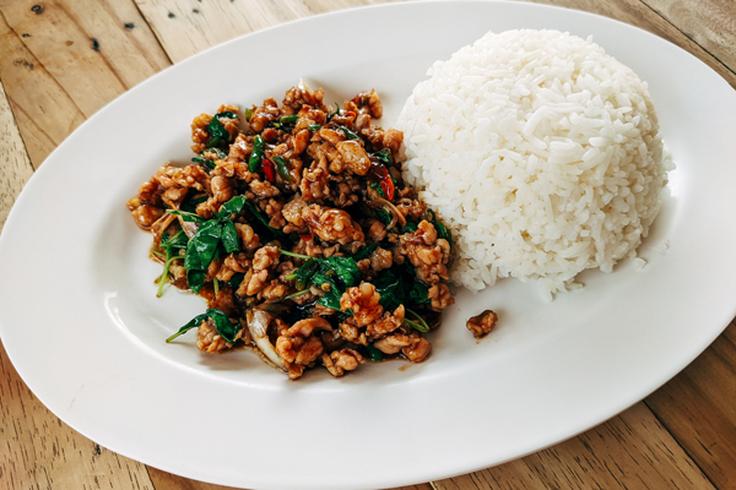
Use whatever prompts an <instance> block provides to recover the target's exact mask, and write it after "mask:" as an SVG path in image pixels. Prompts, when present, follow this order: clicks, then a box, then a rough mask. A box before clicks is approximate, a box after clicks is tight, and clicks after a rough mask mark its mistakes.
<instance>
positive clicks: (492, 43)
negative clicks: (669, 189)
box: [398, 30, 668, 291]
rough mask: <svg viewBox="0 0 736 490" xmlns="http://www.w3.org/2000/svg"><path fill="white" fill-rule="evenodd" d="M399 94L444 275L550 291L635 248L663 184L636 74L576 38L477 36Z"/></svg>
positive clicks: (648, 105) (647, 103)
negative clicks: (447, 247) (443, 231)
mask: <svg viewBox="0 0 736 490" xmlns="http://www.w3.org/2000/svg"><path fill="white" fill-rule="evenodd" d="M428 75H429V79H427V80H425V81H423V82H421V83H419V84H418V85H417V86H416V87H415V88H414V91H413V92H412V94H411V96H410V97H409V99H408V100H407V102H406V105H405V106H404V108H403V110H402V112H401V114H400V116H399V122H398V127H399V129H402V130H403V131H404V133H405V142H406V152H407V158H408V160H407V163H406V164H405V167H404V173H405V178H406V179H407V180H408V181H409V182H410V183H412V184H413V185H415V186H417V187H419V188H420V189H422V192H421V194H422V197H423V198H424V199H425V200H426V201H427V203H428V204H429V205H430V206H431V207H433V208H435V209H437V210H439V211H440V212H441V213H442V217H443V219H444V220H445V222H446V224H447V225H448V226H449V228H450V229H451V230H452V232H453V234H454V236H455V241H456V244H457V253H458V257H457V259H456V262H455V265H454V269H453V273H452V274H453V277H452V279H453V281H455V282H456V283H458V284H461V285H463V286H466V287H467V288H470V289H473V290H478V289H481V288H483V287H485V286H486V285H492V284H493V283H494V282H495V281H496V279H497V278H501V277H508V276H511V277H515V278H518V279H521V280H528V279H541V280H543V281H544V282H545V284H546V286H547V287H548V288H549V290H550V291H556V290H559V289H563V288H564V287H565V286H566V285H569V284H570V283H571V282H572V281H573V280H574V278H575V276H576V275H577V274H578V273H579V272H580V271H582V270H584V269H588V268H596V267H598V268H600V269H601V270H603V271H606V272H608V271H611V269H612V267H613V266H614V264H615V263H616V262H617V261H618V260H619V259H621V258H623V257H626V256H630V255H635V251H636V248H637V247H638V246H639V244H640V243H641V241H642V239H643V238H644V237H646V235H647V233H648V231H649V226H650V225H651V223H652V221H653V220H654V218H655V216H656V215H657V212H658V211H659V206H660V194H661V190H662V188H663V187H664V186H665V184H666V182H667V177H666V170H667V168H666V167H667V166H668V164H667V163H666V162H664V161H663V149H662V141H661V138H660V135H659V127H658V123H657V116H656V113H655V111H654V106H653V105H652V101H651V100H650V97H649V93H648V90H647V85H646V83H644V82H642V81H641V80H640V79H639V77H638V76H637V75H636V74H635V73H634V72H633V71H632V70H631V69H630V68H628V67H626V66H624V65H623V64H621V63H620V62H618V61H616V60H615V59H614V58H612V57H611V56H609V55H607V54H606V53H605V52H604V50H603V49H602V48H601V47H600V46H598V45H597V44H595V43H593V42H591V41H590V40H584V39H581V38H579V37H576V36H572V35H570V34H567V33H561V32H557V31H549V30H546V31H535V30H516V31H507V32H503V33H500V34H494V33H488V34H486V35H485V36H483V37H482V38H480V39H479V40H478V41H476V42H475V43H473V44H472V45H470V46H466V47H464V48H462V49H460V50H459V51H457V52H456V53H455V54H453V55H452V57H451V58H450V59H449V60H447V61H438V62H436V63H435V64H434V65H433V66H432V67H431V68H430V69H429V71H428Z"/></svg>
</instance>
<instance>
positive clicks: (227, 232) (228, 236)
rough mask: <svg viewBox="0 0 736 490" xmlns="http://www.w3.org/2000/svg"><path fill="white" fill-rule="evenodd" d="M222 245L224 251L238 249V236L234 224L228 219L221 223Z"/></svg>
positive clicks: (228, 251)
mask: <svg viewBox="0 0 736 490" xmlns="http://www.w3.org/2000/svg"><path fill="white" fill-rule="evenodd" d="M222 246H223V247H224V248H225V252H227V253H229V254H231V253H233V252H237V251H238V250H240V237H239V236H238V230H237V229H236V228H235V224H234V223H233V222H232V221H230V220H225V222H224V223H223V224H222Z"/></svg>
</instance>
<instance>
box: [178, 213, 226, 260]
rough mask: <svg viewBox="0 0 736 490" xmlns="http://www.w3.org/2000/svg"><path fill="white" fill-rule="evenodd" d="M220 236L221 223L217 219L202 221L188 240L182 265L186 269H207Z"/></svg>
mask: <svg viewBox="0 0 736 490" xmlns="http://www.w3.org/2000/svg"><path fill="white" fill-rule="evenodd" d="M221 237H222V225H221V224H220V222H219V221H218V220H210V221H206V222H205V223H203V224H202V225H201V226H200V227H199V229H198V230H197V233H195V234H194V236H193V237H192V238H191V239H190V240H189V243H188V244H187V252H186V255H185V258H184V267H186V269H187V271H192V270H202V271H204V270H207V267H208V266H209V265H210V262H212V259H213V258H214V257H215V252H216V251H217V244H218V243H219V242H220V238H221Z"/></svg>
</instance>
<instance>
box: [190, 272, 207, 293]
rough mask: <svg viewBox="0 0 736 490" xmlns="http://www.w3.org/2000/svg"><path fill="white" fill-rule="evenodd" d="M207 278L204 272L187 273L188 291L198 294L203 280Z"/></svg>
mask: <svg viewBox="0 0 736 490" xmlns="http://www.w3.org/2000/svg"><path fill="white" fill-rule="evenodd" d="M206 277H207V272H206V271H200V270H191V271H187V284H188V285H189V289H191V290H192V292H194V293H198V292H199V290H200V289H202V286H204V280H205V278H206Z"/></svg>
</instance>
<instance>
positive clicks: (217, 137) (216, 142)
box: [206, 111, 238, 148]
mask: <svg viewBox="0 0 736 490" xmlns="http://www.w3.org/2000/svg"><path fill="white" fill-rule="evenodd" d="M222 117H225V118H228V119H237V117H238V116H237V114H235V113H234V112H230V111H225V112H218V113H217V114H215V115H214V116H213V117H212V119H211V120H210V123H209V124H208V125H207V134H208V135H209V138H208V139H207V144H206V146H207V148H224V147H226V146H227V145H228V144H229V143H230V133H228V131H227V129H225V126H223V124H222V122H220V118H222Z"/></svg>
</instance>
